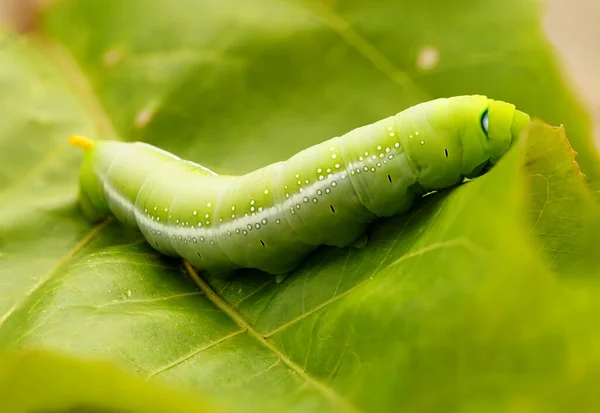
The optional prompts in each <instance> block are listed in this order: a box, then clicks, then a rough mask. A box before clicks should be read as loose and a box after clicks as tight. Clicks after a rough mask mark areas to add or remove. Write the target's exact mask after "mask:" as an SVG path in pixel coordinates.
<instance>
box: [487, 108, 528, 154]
mask: <svg viewBox="0 0 600 413" xmlns="http://www.w3.org/2000/svg"><path fill="white" fill-rule="evenodd" d="M480 122H481V128H482V130H483V132H484V133H485V136H486V137H487V140H488V144H489V146H488V147H489V151H490V152H489V153H490V164H491V165H494V164H495V163H496V162H498V160H499V159H500V158H501V157H502V155H504V153H505V152H506V151H507V150H508V148H509V147H510V145H511V144H512V143H513V142H515V141H516V140H517V139H518V138H519V135H520V134H521V133H522V132H523V130H524V129H525V127H526V126H527V124H528V123H529V115H527V114H526V113H524V112H521V111H519V110H516V109H515V106H514V105H512V104H510V103H506V102H502V101H499V100H494V99H488V100H487V109H485V111H484V112H483V113H482V115H481V120H480Z"/></svg>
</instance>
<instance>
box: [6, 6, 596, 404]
mask: <svg viewBox="0 0 600 413" xmlns="http://www.w3.org/2000/svg"><path fill="white" fill-rule="evenodd" d="M507 10H510V13H507ZM539 19H540V17H539V10H538V9H537V6H536V2H534V1H533V0H529V1H522V0H502V1H496V2H489V1H483V0H459V1H455V2H452V3H448V2H445V3H444V2H439V1H435V0H426V1H421V2H408V1H401V2H397V1H391V0H389V1H382V2H378V3H377V7H375V6H374V5H372V4H371V3H370V2H353V1H346V0H344V1H338V2H324V3H321V2H314V1H304V2H301V1H291V0H288V1H274V0H257V1H252V2H241V1H240V2H233V1H230V2H214V1H196V0H177V1H173V0H170V1H168V2H167V1H161V0H157V1H154V2H151V4H150V3H149V2H146V1H141V0H128V1H127V2H122V1H117V0H103V1H96V0H90V1H86V2H76V1H69V0H65V1H61V2H59V3H57V4H55V5H54V6H52V7H49V8H48V9H47V10H46V12H45V14H44V16H43V18H42V21H41V22H40V26H39V27H38V31H37V33H36V35H15V34H6V35H5V36H4V38H3V39H2V45H3V46H2V48H0V61H1V62H2V64H1V65H0V90H2V92H3V93H2V95H1V97H0V107H1V108H2V109H3V110H2V111H1V112H0V119H1V122H0V177H1V178H2V179H0V199H2V200H3V202H1V203H0V346H1V347H11V348H13V347H17V348H31V347H43V348H49V349H54V350H60V351H61V352H66V353H68V354H71V355H77V356H79V357H94V358H96V357H101V358H103V359H107V360H112V361H114V362H118V363H120V364H122V365H123V366H125V367H127V368H129V369H131V370H133V371H135V372H137V373H138V374H139V375H141V376H143V377H146V378H150V379H152V380H160V379H164V380H167V381H168V382H170V384H171V385H175V386H179V387H182V388H186V389H191V390H192V391H198V390H199V391H201V392H204V393H209V394H210V395H211V396H212V397H214V398H216V399H217V400H218V401H219V402H221V403H223V404H224V405H226V406H228V407H231V408H232V409H235V410H242V411H248V412H258V411H261V412H264V411H273V412H275V411H334V412H338V411H339V412H346V411H376V412H379V411H381V412H384V411H398V410H413V411H442V410H443V411H507V410H509V409H521V410H526V411H544V412H547V411H554V410H556V411H565V410H577V411H585V410H586V409H593V408H595V407H596V404H595V403H594V399H593V394H594V390H595V389H594V383H596V382H597V381H595V380H594V379H595V378H597V377H598V371H597V368H596V366H595V360H596V359H597V357H598V354H597V350H596V349H595V348H594V346H593V345H592V344H593V343H595V342H596V341H595V340H597V339H598V338H599V337H600V334H599V331H598V327H597V326H595V323H593V320H592V315H598V314H600V311H598V310H599V308H598V305H596V304H594V303H597V302H600V300H597V299H596V298H597V297H598V296H599V295H598V293H599V292H600V290H599V289H598V287H597V286H596V285H595V280H596V279H597V277H596V272H597V270H595V268H598V267H597V266H596V263H595V257H594V254H593V249H592V246H593V245H597V244H591V242H592V241H589V240H593V239H594V238H593V237H594V231H592V230H591V229H590V228H592V227H593V225H592V224H593V223H594V222H596V219H597V218H596V214H597V212H596V210H595V208H596V206H595V204H594V202H593V200H592V199H591V195H590V193H589V192H588V189H587V187H586V185H585V184H583V183H582V181H581V180H580V178H579V176H578V174H577V171H576V168H574V166H573V165H572V158H573V153H572V151H571V150H570V148H568V147H567V146H566V145H565V143H564V136H563V134H562V132H556V131H552V130H551V129H548V128H547V127H546V126H542V125H540V124H538V125H536V126H534V127H533V128H532V129H531V130H530V131H529V134H528V137H525V138H524V139H523V141H522V143H521V144H520V145H519V146H517V147H516V148H515V149H514V150H513V151H511V153H510V154H509V155H508V156H507V157H506V158H505V159H504V160H503V161H502V162H500V164H499V165H498V166H497V167H495V168H494V169H493V170H492V171H491V172H490V173H488V174H487V175H485V176H483V177H481V178H478V179H476V180H474V181H472V182H469V183H467V184H465V185H462V186H460V187H458V188H456V189H453V190H450V191H445V192H443V193H440V194H435V195H431V196H427V197H426V198H425V199H424V200H423V202H421V203H420V204H419V205H418V206H417V207H415V208H414V209H413V210H412V211H410V212H409V213H408V214H406V215H404V216H400V217H394V218H391V219H385V220H380V221H378V222H376V223H374V225H373V226H372V227H371V228H370V230H369V239H368V243H367V245H366V246H365V247H364V248H362V249H355V248H346V249H335V248H321V249H320V250H318V251H317V252H316V253H314V254H312V255H311V256H310V257H309V258H308V259H307V260H306V262H304V263H303V265H302V266H301V267H300V268H299V269H298V270H297V271H295V272H294V273H293V274H291V275H290V276H289V277H288V278H287V279H285V280H284V281H283V282H281V283H279V284H278V283H277V282H276V280H275V279H274V277H271V276H267V275H265V274H261V273H258V272H256V271H242V272H240V274H238V276H237V277H235V278H232V279H228V280H222V279H216V278H210V277H207V276H206V275H205V274H201V273H200V274H198V273H197V272H196V271H194V270H193V269H191V268H190V267H189V266H187V265H186V264H185V263H182V262H180V261H178V260H174V259H168V258H165V257H162V256H160V255H159V254H157V253H155V252H154V251H153V250H152V249H151V248H150V247H148V246H147V245H146V244H145V243H144V242H143V239H142V238H141V236H140V235H139V234H138V233H136V232H135V231H130V230H126V229H124V228H123V227H122V226H121V225H119V224H118V223H116V222H114V221H112V220H109V221H106V222H104V223H102V224H99V225H97V226H91V225H89V224H88V223H86V222H84V221H83V220H82V218H81V216H80V215H79V213H78V211H77V208H76V205H75V199H76V195H77V173H78V167H79V162H80V159H81V154H80V153H78V151H75V150H73V149H72V148H70V147H69V146H68V144H67V142H66V138H67V137H68V136H69V135H71V134H73V133H77V134H87V135H90V136H92V137H95V138H110V139H121V140H127V141H133V140H142V141H146V142H150V143H152V144H155V145H158V146H160V147H163V148H165V149H167V150H170V151H173V152H175V153H177V154H178V155H180V156H183V157H186V158H189V159H192V160H194V161H197V162H200V163H202V164H204V165H206V166H208V167H210V168H212V169H215V170H217V171H218V172H220V173H229V172H235V173H243V172H246V171H249V170H251V169H254V168H256V167H259V166H261V165H264V164H266V163H268V162H272V161H276V160H283V159H285V158H286V157H288V156H289V155H291V154H293V153H294V152H296V151H297V150H299V149H302V148H304V147H306V146H308V145H310V144H313V143H316V142H319V141H322V140H324V139H327V138H330V137H332V136H335V135H339V134H341V133H344V132H347V131H348V130H350V129H352V128H355V127H357V126H360V125H362V124H365V123H369V122H372V121H375V120H378V119H380V118H382V117H384V116H388V115H390V114H393V113H396V112H398V111H400V110H402V109H404V108H406V107H408V106H410V105H412V104H414V103H418V102H421V101H423V100H427V99H430V98H434V97H439V96H449V95H458V94H467V93H481V94H487V95H489V96H490V97H494V98H497V99H502V100H507V101H510V102H513V103H515V104H516V105H517V106H518V107H519V108H521V109H523V110H525V111H528V112H529V113H531V114H532V115H534V116H537V117H539V118H542V119H543V120H545V121H547V122H550V123H552V124H564V125H565V128H566V130H567V134H568V136H569V139H570V142H571V143H572V145H573V146H574V148H575V150H577V151H578V152H579V155H578V157H577V160H578V162H579V163H580V164H581V167H582V170H583V172H584V173H585V174H586V175H587V177H588V178H589V179H590V181H592V184H595V183H597V182H598V181H595V180H596V178H597V177H598V176H600V174H598V172H597V171H598V165H597V164H596V163H595V157H596V153H595V152H594V151H593V150H592V149H591V148H592V144H591V140H590V139H589V121H588V118H587V116H586V115H585V114H584V113H583V112H582V110H581V109H580V105H579V104H578V103H577V102H576V101H575V99H574V98H573V94H572V92H571V91H569V90H568V88H566V87H565V85H564V83H565V82H564V81H563V80H562V77H561V76H560V73H559V72H560V69H559V68H558V65H557V62H556V61H555V60H556V59H554V58H553V57H552V51H551V50H550V48H549V46H548V44H547V41H546V40H545V38H544V37H543V36H542V32H541V29H540V27H539ZM456 27H460V28H461V29H460V30H456ZM436 53H437V56H438V60H437V61H436V58H435V56H436ZM542 176H543V178H541V177H542ZM542 181H543V182H546V181H547V182H548V185H547V186H546V188H549V189H548V190H547V191H543V189H546V188H544V187H543V185H541V183H540V182H542ZM567 197H571V198H573V199H576V200H577V201H576V207H575V208H570V207H569V205H568V204H565V203H561V202H560V200H561V199H564V198H567ZM5 200H6V201H5ZM574 202H575V201H574ZM596 233H600V232H596ZM590 251H591V252H590ZM564 275H570V276H572V277H564ZM580 275H586V276H587V277H577V276H580ZM559 276H562V277H559ZM573 280H576V281H577V282H579V283H577V282H575V281H573ZM590 343H592V344H590Z"/></svg>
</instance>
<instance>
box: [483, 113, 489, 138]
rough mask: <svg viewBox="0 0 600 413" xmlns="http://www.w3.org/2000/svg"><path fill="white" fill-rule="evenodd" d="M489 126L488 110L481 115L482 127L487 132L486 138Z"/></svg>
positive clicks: (486, 133)
mask: <svg viewBox="0 0 600 413" xmlns="http://www.w3.org/2000/svg"><path fill="white" fill-rule="evenodd" d="M489 126H490V120H489V115H488V110H487V109H486V110H485V112H483V115H481V127H482V128H483V131H484V132H485V136H488V130H489Z"/></svg>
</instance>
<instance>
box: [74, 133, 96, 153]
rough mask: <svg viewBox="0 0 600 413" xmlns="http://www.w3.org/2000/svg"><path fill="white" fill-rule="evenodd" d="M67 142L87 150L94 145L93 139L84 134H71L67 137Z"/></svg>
mask: <svg viewBox="0 0 600 413" xmlns="http://www.w3.org/2000/svg"><path fill="white" fill-rule="evenodd" d="M69 143H70V144H71V145H73V146H77V147H79V148H81V149H83V150H84V151H86V152H87V151H89V150H90V149H92V148H93V147H94V141H93V140H91V139H89V138H86V137H84V136H79V135H73V136H71V137H70V138H69Z"/></svg>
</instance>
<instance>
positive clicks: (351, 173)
mask: <svg viewBox="0 0 600 413" xmlns="http://www.w3.org/2000/svg"><path fill="white" fill-rule="evenodd" d="M350 175H354V170H351V171H350ZM342 179H344V178H342Z"/></svg>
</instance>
